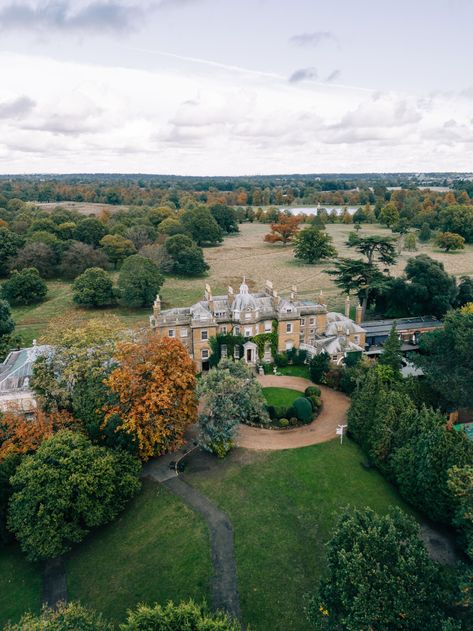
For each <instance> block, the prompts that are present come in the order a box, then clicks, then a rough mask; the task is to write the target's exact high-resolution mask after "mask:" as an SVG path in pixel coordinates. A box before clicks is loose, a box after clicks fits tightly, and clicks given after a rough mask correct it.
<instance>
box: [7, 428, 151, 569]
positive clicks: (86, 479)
mask: <svg viewBox="0 0 473 631" xmlns="http://www.w3.org/2000/svg"><path fill="white" fill-rule="evenodd" d="M139 475H140V465H139V462H138V461H137V460H135V459H134V458H132V457H131V456H130V455H128V454H126V453H125V452H120V451H113V450H110V449H106V448H104V447H97V446H95V445H92V443H90V442H89V440H88V439H87V438H85V436H82V435H81V434H77V433H73V432H69V431H67V430H63V431H60V432H58V433H57V434H55V435H54V436H52V437H51V438H49V439H48V440H46V441H45V442H43V443H42V445H41V446H40V447H39V449H38V451H37V452H36V453H35V454H33V455H30V456H25V458H24V459H23V460H22V462H21V464H20V465H19V466H18V468H17V470H16V472H15V474H14V476H13V477H12V478H11V484H12V487H13V494H12V496H11V499H10V505H9V511H8V526H9V528H10V529H11V530H12V531H13V532H14V534H15V536H16V538H17V539H18V541H19V543H20V546H21V548H22V550H23V551H24V552H25V553H26V555H27V558H28V559H30V560H32V561H35V560H40V559H48V558H54V557H57V556H59V555H61V554H64V553H65V552H67V551H68V550H70V549H71V547H72V546H73V544H75V543H79V542H80V541H82V539H83V538H84V537H85V536H86V535H87V533H88V532H89V531H90V530H91V529H92V528H94V527H97V526H101V525H102V524H106V523H108V522H110V521H112V519H114V517H116V515H117V514H118V513H119V512H120V511H121V510H122V509H123V508H124V506H125V504H126V502H127V501H128V500H129V499H130V498H131V497H132V496H133V495H134V494H135V493H137V491H138V490H139V488H140V481H139ZM38 507H41V509H40V510H38Z"/></svg>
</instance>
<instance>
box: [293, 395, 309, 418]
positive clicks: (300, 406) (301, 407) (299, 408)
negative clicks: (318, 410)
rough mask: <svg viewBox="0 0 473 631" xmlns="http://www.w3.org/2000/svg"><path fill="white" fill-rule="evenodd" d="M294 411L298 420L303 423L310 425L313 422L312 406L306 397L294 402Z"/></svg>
mask: <svg viewBox="0 0 473 631" xmlns="http://www.w3.org/2000/svg"><path fill="white" fill-rule="evenodd" d="M293 407H294V410H295V411H296V416H297V418H298V419H299V420H300V421H302V422H303V423H310V421H311V420H312V416H313V412H312V405H311V403H310V401H309V400H308V399H306V398H305V397H299V398H298V399H296V400H295V401H294V405H293Z"/></svg>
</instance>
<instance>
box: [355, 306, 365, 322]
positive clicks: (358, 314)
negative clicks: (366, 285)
mask: <svg viewBox="0 0 473 631" xmlns="http://www.w3.org/2000/svg"><path fill="white" fill-rule="evenodd" d="M362 315H363V307H362V306H361V305H360V304H358V305H356V315H355V322H356V324H361V319H362Z"/></svg>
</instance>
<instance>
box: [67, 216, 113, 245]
mask: <svg viewBox="0 0 473 631" xmlns="http://www.w3.org/2000/svg"><path fill="white" fill-rule="evenodd" d="M106 234H107V229H106V228H105V226H104V225H103V223H102V222H101V221H99V220H98V219H96V218H95V217H87V218H86V219H82V221H80V222H79V223H78V224H77V227H76V230H75V233H74V238H75V239H76V240H77V241H82V243H87V244H88V245H93V246H94V247H96V246H98V244H99V243H100V240H101V239H102V238H103V237H104V236H105V235H106Z"/></svg>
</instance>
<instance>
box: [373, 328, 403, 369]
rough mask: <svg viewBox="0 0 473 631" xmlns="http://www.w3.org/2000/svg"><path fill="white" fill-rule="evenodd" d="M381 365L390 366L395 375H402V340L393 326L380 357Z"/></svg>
mask: <svg viewBox="0 0 473 631" xmlns="http://www.w3.org/2000/svg"><path fill="white" fill-rule="evenodd" d="M379 363H380V364H381V365H384V366H389V367H390V368H391V369H392V370H393V372H394V373H395V374H400V370H401V368H402V353H401V340H400V339H399V335H398V334H397V331H396V324H393V325H392V327H391V331H390V332H389V336H388V339H387V340H386V341H385V342H384V344H383V352H382V353H381V355H380V356H379Z"/></svg>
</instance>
